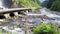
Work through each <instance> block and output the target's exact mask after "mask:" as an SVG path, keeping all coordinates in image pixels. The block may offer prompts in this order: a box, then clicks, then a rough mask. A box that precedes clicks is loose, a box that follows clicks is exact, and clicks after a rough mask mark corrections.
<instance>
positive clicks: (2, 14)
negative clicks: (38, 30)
mask: <svg viewBox="0 0 60 34" xmlns="http://www.w3.org/2000/svg"><path fill="white" fill-rule="evenodd" d="M30 11H32V10H31V9H30V8H11V9H1V10H0V19H5V18H8V17H14V16H17V15H19V14H23V15H26V14H27V13H28V12H30Z"/></svg>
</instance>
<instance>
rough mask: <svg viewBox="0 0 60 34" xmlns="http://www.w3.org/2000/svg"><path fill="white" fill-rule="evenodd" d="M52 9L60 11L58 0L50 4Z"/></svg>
mask: <svg viewBox="0 0 60 34" xmlns="http://www.w3.org/2000/svg"><path fill="white" fill-rule="evenodd" d="M51 9H52V10H55V11H60V0H55V1H54V2H53V4H52V6H51Z"/></svg>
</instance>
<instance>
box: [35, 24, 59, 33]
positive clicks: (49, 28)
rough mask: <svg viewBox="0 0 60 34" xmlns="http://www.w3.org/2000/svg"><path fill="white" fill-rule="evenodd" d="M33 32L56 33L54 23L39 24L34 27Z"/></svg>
mask: <svg viewBox="0 0 60 34" xmlns="http://www.w3.org/2000/svg"><path fill="white" fill-rule="evenodd" d="M34 34H58V30H57V27H56V25H55V24H51V25H49V24H44V23H43V24H41V25H39V26H37V27H36V28H35V29H34Z"/></svg>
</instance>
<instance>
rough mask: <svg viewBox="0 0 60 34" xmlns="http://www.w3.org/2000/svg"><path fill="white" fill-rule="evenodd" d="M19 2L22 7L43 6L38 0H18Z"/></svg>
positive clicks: (35, 7)
mask: <svg viewBox="0 0 60 34" xmlns="http://www.w3.org/2000/svg"><path fill="white" fill-rule="evenodd" d="M16 1H17V2H19V3H20V5H21V6H22V7H25V8H26V7H27V8H32V9H37V8H41V6H40V5H39V3H38V2H37V1H38V0H16Z"/></svg>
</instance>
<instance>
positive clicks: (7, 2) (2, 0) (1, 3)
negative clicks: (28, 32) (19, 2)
mask: <svg viewBox="0 0 60 34" xmlns="http://www.w3.org/2000/svg"><path fill="white" fill-rule="evenodd" d="M11 5H12V0H0V8H3V9H4V8H11Z"/></svg>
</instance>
